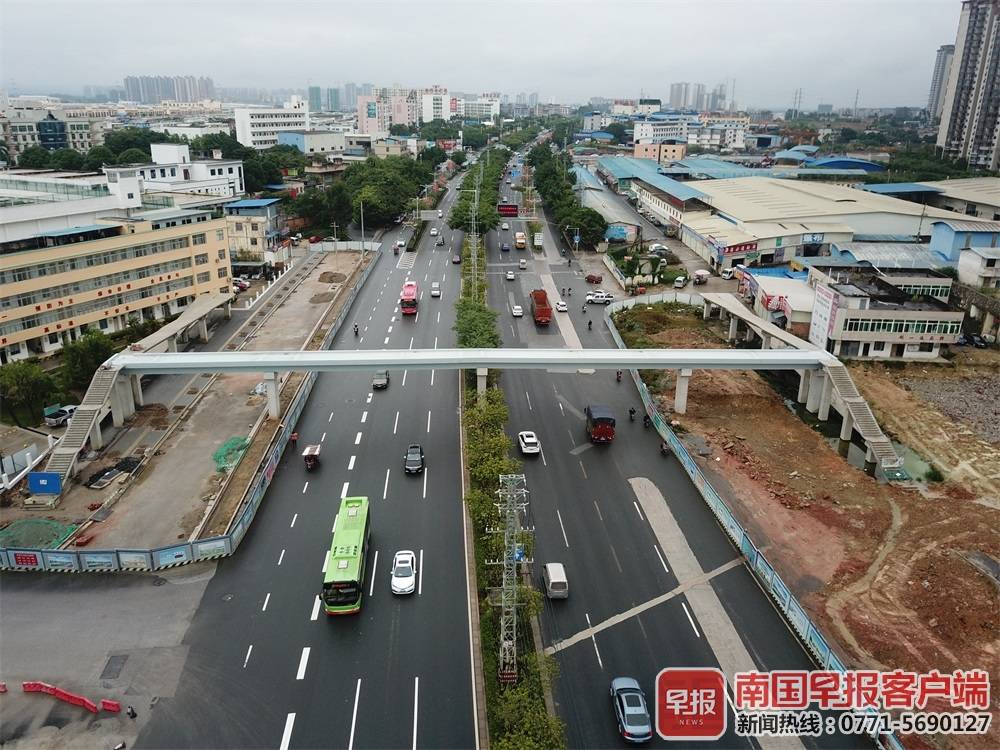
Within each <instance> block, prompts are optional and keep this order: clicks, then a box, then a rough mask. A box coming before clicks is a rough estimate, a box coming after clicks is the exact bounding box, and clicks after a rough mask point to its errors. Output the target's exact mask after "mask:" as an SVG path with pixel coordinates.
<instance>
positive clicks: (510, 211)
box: [497, 203, 517, 216]
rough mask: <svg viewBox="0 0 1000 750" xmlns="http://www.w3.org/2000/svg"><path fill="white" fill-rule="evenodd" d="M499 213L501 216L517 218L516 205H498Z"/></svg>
mask: <svg viewBox="0 0 1000 750" xmlns="http://www.w3.org/2000/svg"><path fill="white" fill-rule="evenodd" d="M497 213H498V214H500V215H501V216H517V204H516V203H498V204H497Z"/></svg>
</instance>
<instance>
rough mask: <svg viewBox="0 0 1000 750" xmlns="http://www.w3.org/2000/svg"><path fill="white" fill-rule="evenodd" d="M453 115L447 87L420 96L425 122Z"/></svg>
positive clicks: (421, 116)
mask: <svg viewBox="0 0 1000 750" xmlns="http://www.w3.org/2000/svg"><path fill="white" fill-rule="evenodd" d="M498 107H499V103H498ZM498 114H499V111H498ZM451 116H452V111H451V95H450V94H449V93H448V91H447V89H445V90H443V91H436V92H433V93H424V94H423V96H421V97H420V119H421V120H423V121H424V122H430V121H431V120H450V119H451Z"/></svg>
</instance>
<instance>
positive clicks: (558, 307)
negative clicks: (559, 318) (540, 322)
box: [556, 300, 567, 312]
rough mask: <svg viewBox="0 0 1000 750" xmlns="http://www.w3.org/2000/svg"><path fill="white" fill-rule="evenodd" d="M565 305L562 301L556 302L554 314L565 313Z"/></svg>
mask: <svg viewBox="0 0 1000 750" xmlns="http://www.w3.org/2000/svg"><path fill="white" fill-rule="evenodd" d="M566 309H567V308H566V303H565V302H563V301H562V300H559V301H558V302H556V312H566Z"/></svg>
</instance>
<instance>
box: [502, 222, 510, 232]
mask: <svg viewBox="0 0 1000 750" xmlns="http://www.w3.org/2000/svg"><path fill="white" fill-rule="evenodd" d="M500 229H501V230H502V231H504V232H506V231H507V230H508V229H510V224H508V223H507V222H506V221H505V222H504V223H503V224H501V225H500Z"/></svg>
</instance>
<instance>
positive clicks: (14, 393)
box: [0, 360, 56, 427]
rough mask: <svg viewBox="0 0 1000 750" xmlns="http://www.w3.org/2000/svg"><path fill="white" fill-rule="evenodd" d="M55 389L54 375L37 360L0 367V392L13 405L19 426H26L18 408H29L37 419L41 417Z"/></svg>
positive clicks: (11, 411) (15, 420)
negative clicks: (43, 408)
mask: <svg viewBox="0 0 1000 750" xmlns="http://www.w3.org/2000/svg"><path fill="white" fill-rule="evenodd" d="M55 391H56V384H55V381H54V380H53V378H52V376H51V375H50V374H49V373H47V372H45V370H43V369H42V367H41V365H39V364H38V363H37V362H33V361H31V360H21V361H19V362H10V363H8V364H6V365H4V366H3V367H0V392H2V398H3V399H5V400H6V401H7V403H8V404H9V406H10V407H11V409H10V414H11V416H12V417H13V419H14V422H15V423H16V424H17V425H18V427H24V425H22V424H21V422H20V420H19V419H18V418H17V410H18V409H25V410H27V411H28V413H29V414H30V415H31V416H32V417H33V418H35V419H36V421H37V420H38V419H40V418H41V413H42V406H44V405H45V404H47V403H48V402H49V399H50V398H51V397H52V394H53V393H55Z"/></svg>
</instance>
